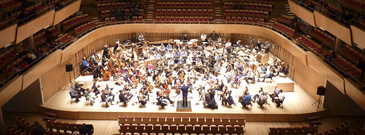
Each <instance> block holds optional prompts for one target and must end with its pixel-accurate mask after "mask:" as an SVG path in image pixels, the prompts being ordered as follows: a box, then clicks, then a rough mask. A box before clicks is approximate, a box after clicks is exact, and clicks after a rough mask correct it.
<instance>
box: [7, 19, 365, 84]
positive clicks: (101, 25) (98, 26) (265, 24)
mask: <svg viewBox="0 0 365 135" xmlns="http://www.w3.org/2000/svg"><path fill="white" fill-rule="evenodd" d="M148 22H150V21H148ZM211 22H214V23H213V24H221V23H220V22H219V23H218V21H211ZM131 23H137V21H125V24H131ZM138 23H146V22H145V21H142V22H141V21H138ZM152 23H153V24H154V23H155V21H153V22H152ZM168 23H171V24H175V23H177V22H175V21H174V22H168ZM181 23H182V22H181ZM184 23H186V22H184ZM190 23H193V22H190ZM199 23H200V22H199ZM202 23H203V22H202ZM204 23H206V22H205V21H204ZM225 23H226V22H225ZM116 24H119V23H102V24H100V25H97V26H95V27H93V28H91V29H89V30H87V31H85V32H84V33H82V34H80V35H79V36H77V37H76V38H75V39H74V40H71V41H69V42H68V43H66V44H64V45H63V46H61V47H60V48H61V49H64V48H66V47H67V46H68V45H70V44H72V43H74V42H75V41H76V40H77V39H79V38H80V37H82V36H84V35H85V34H86V33H89V32H91V31H93V30H96V29H97V28H101V27H106V26H110V25H116ZM235 25H255V26H260V27H265V28H269V29H271V30H274V31H276V32H278V33H280V34H282V35H283V36H284V37H286V38H287V39H289V40H291V41H292V42H293V41H294V39H293V38H292V37H290V36H288V35H286V34H285V33H284V32H282V31H280V30H279V29H276V28H275V27H272V26H271V25H269V23H266V22H260V23H253V22H252V23H251V22H250V23H240V24H239V23H235ZM294 43H295V42H294ZM47 44H48V43H47ZM297 45H298V46H299V47H301V48H303V49H304V50H305V51H308V50H310V51H311V52H313V53H315V54H316V55H317V56H318V57H320V58H324V57H323V56H321V55H320V54H319V53H318V52H316V51H314V50H312V49H310V48H307V47H305V46H303V45H302V44H300V43H297ZM55 50H57V48H54V49H53V50H50V51H48V52H47V53H48V54H50V53H52V52H54V51H55ZM41 58H42V57H41ZM38 60H40V58H38V59H37V60H36V61H34V62H33V63H31V64H30V65H29V66H28V68H26V69H23V70H22V71H20V73H24V72H25V71H26V70H28V69H29V68H31V65H35V64H36V62H38ZM284 62H285V61H284ZM286 63H287V64H288V65H289V66H290V67H291V68H293V70H294V71H295V68H294V67H293V66H292V65H290V64H289V63H288V62H286ZM325 63H329V65H330V66H333V67H336V68H337V69H335V68H334V70H336V71H338V72H339V73H341V74H343V75H344V76H345V78H347V77H350V78H351V79H352V80H353V81H355V82H356V84H359V85H360V86H365V85H364V84H363V83H362V82H360V81H359V80H357V79H356V78H355V77H354V76H352V75H350V74H348V73H346V72H345V71H342V70H341V69H340V68H338V67H337V66H335V64H333V63H332V62H325ZM18 74H19V73H18V72H16V73H14V74H12V75H10V76H9V77H8V78H6V79H5V80H3V81H1V82H0V86H1V84H3V82H5V81H10V80H11V79H12V78H14V77H15V76H16V75H18ZM14 75H15V76H14ZM293 78H294V73H293ZM293 78H292V79H293Z"/></svg>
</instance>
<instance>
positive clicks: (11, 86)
mask: <svg viewBox="0 0 365 135" xmlns="http://www.w3.org/2000/svg"><path fill="white" fill-rule="evenodd" d="M22 81H23V76H22V75H20V76H17V77H15V78H14V79H13V80H11V81H10V82H8V83H7V84H6V85H5V86H3V88H2V89H1V91H0V107H2V106H3V105H4V104H5V103H6V102H8V101H9V100H10V99H11V98H13V97H14V96H15V95H16V94H17V93H18V92H19V91H21V90H22Z"/></svg>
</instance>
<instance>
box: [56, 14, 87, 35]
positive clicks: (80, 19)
mask: <svg viewBox="0 0 365 135" xmlns="http://www.w3.org/2000/svg"><path fill="white" fill-rule="evenodd" d="M89 21H91V18H90V17H89V15H88V14H84V15H81V16H75V17H73V18H71V19H68V20H65V21H63V22H62V26H63V27H62V28H63V31H64V32H67V31H68V30H70V29H73V28H75V27H77V26H79V25H81V24H84V23H86V22H89Z"/></svg>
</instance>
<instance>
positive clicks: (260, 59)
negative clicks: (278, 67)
mask: <svg viewBox="0 0 365 135" xmlns="http://www.w3.org/2000/svg"><path fill="white" fill-rule="evenodd" d="M269 58H270V56H269V55H267V54H265V53H263V52H259V53H258V54H257V56H256V60H257V61H258V62H260V63H262V64H265V63H267V62H268V61H269Z"/></svg>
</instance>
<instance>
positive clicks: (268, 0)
mask: <svg viewBox="0 0 365 135" xmlns="http://www.w3.org/2000/svg"><path fill="white" fill-rule="evenodd" d="M223 2H225V3H229V2H250V3H262V4H271V5H275V3H276V0H240V1H238V0H223Z"/></svg>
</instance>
